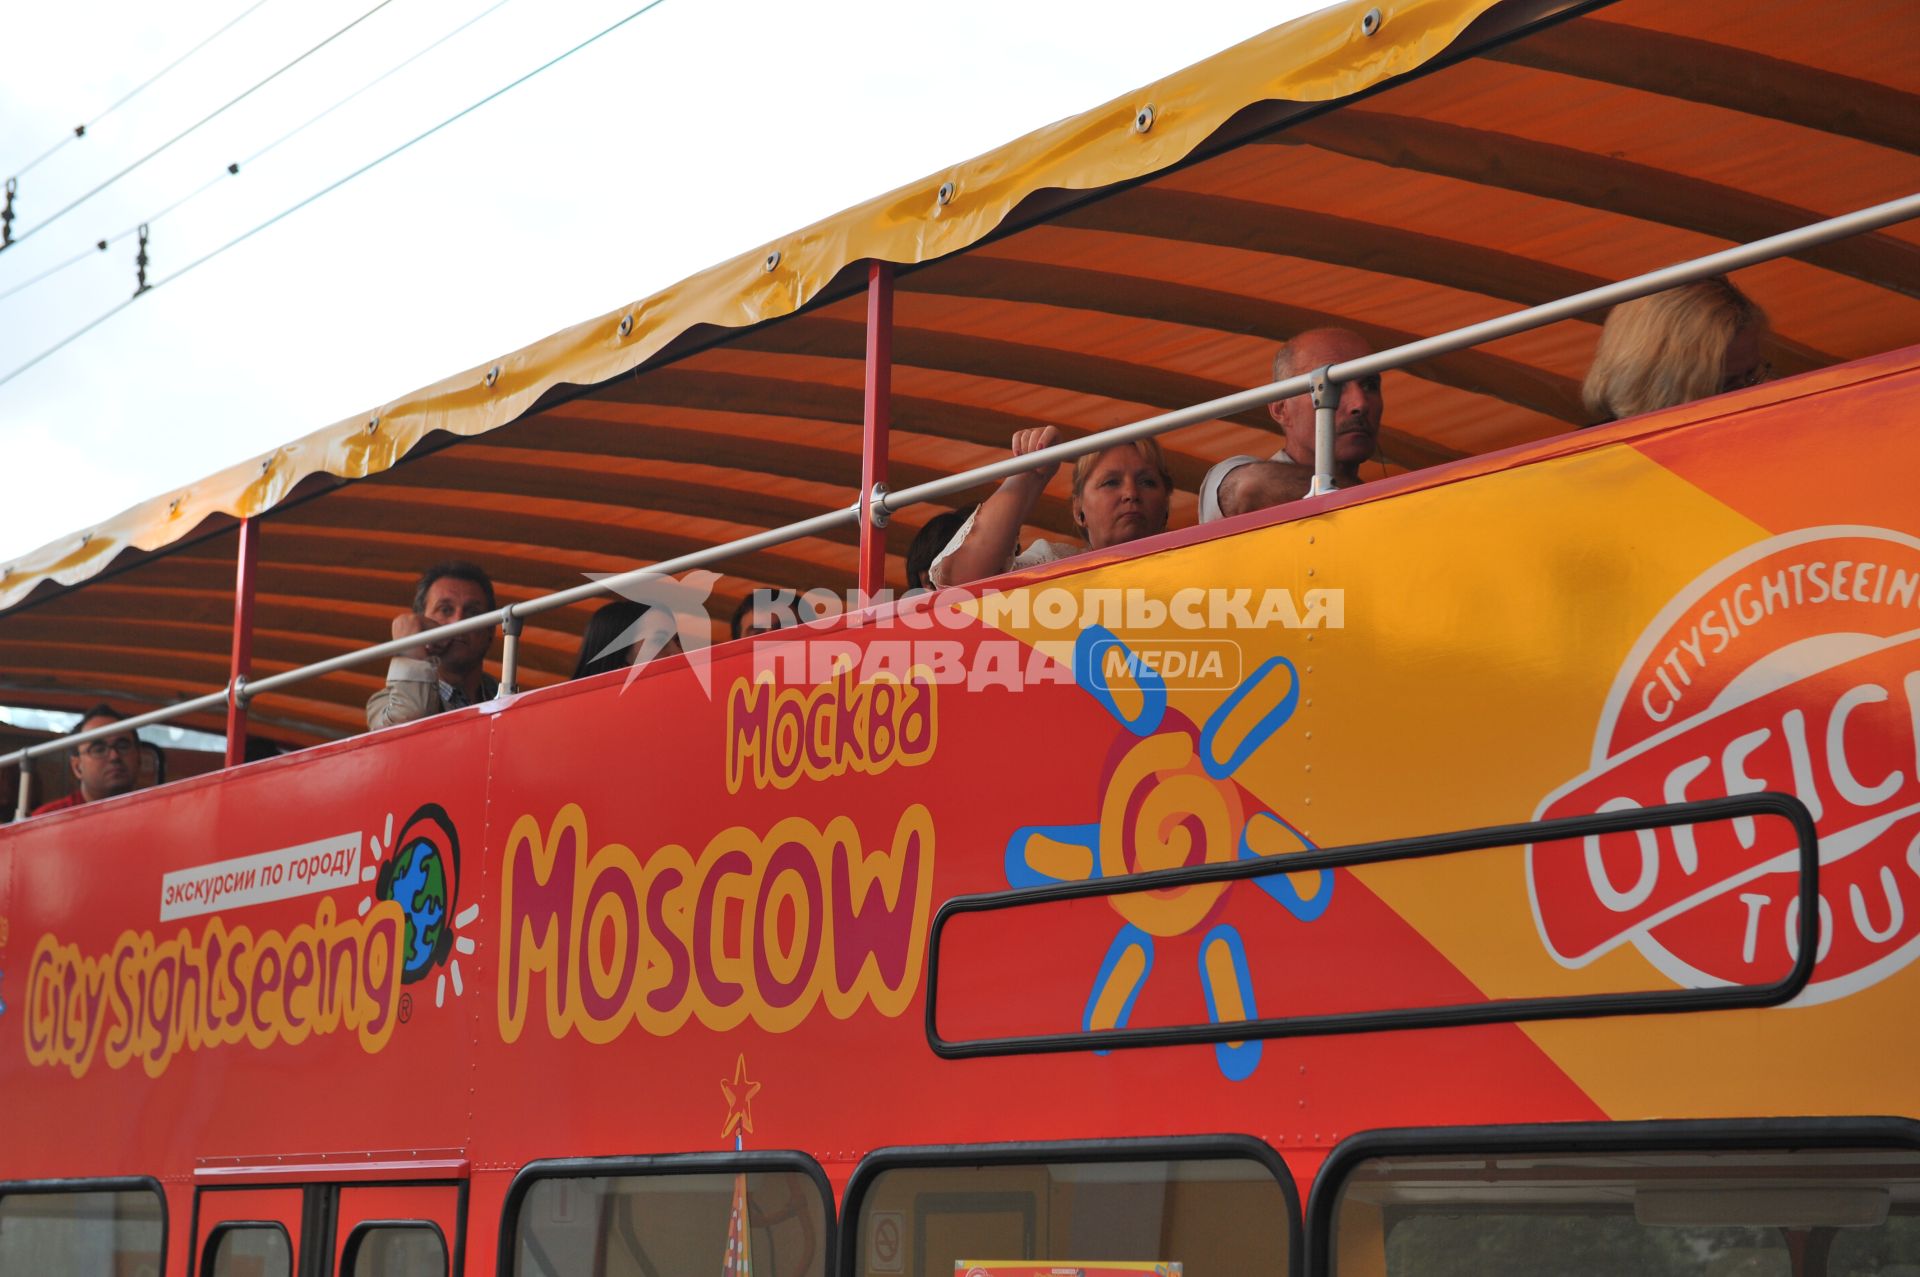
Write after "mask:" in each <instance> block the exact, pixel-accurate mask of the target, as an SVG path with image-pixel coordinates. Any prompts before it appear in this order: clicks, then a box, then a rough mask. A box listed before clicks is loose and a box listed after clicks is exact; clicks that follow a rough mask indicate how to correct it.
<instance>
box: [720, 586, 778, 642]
mask: <svg viewBox="0 0 1920 1277" xmlns="http://www.w3.org/2000/svg"><path fill="white" fill-rule="evenodd" d="M763 593H765V591H762V590H753V591H750V592H749V593H748V594H747V597H746V598H744V599H741V600H740V604H739V606H738V607H736V608H734V609H733V620H732V621H731V622H729V624H730V626H731V628H732V630H733V637H735V638H748V637H750V636H752V635H755V634H771V633H773V632H774V631H775V630H777V629H779V628H780V627H781V626H782V624H783V623H784V621H785V618H784V617H782V616H781V614H780V612H779V610H778V609H776V608H773V607H766V608H762V609H760V610H759V611H757V612H756V611H755V610H754V606H753V605H754V604H755V603H756V602H758V601H759V600H760V597H761V595H762V594H763Z"/></svg>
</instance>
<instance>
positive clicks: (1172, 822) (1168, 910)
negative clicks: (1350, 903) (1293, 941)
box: [1006, 625, 1333, 1082]
mask: <svg viewBox="0 0 1920 1277" xmlns="http://www.w3.org/2000/svg"><path fill="white" fill-rule="evenodd" d="M1116 646H1117V647H1119V648H1121V649H1122V650H1123V651H1124V650H1125V647H1126V645H1125V644H1124V643H1123V642H1122V641H1121V640H1120V639H1119V638H1117V637H1116V636H1115V635H1114V634H1113V633H1112V631H1110V630H1108V629H1106V628H1105V627H1103V626H1098V625H1095V626H1089V627H1087V629H1086V630H1084V631H1083V632H1082V633H1081V634H1080V636H1079V639H1078V640H1077V641H1076V643H1075V645H1074V676H1075V679H1076V681H1078V682H1079V684H1080V686H1081V687H1082V689H1083V690H1085V691H1086V692H1087V693H1088V695H1090V696H1092V697H1093V699H1094V700H1095V701H1096V702H1098V703H1099V704H1100V706H1101V707H1102V708H1103V709H1105V710H1106V711H1107V713H1108V714H1109V715H1110V716H1111V717H1112V718H1113V719H1114V721H1115V722H1116V723H1117V724H1119V726H1120V727H1121V728H1122V729H1123V730H1124V731H1125V732H1127V733H1129V734H1131V735H1132V736H1134V737H1136V738H1138V742H1139V743H1138V744H1136V745H1135V746H1133V747H1132V748H1131V749H1129V750H1126V751H1116V752H1115V754H1114V756H1113V757H1112V758H1110V759H1109V761H1108V764H1107V767H1106V771H1105V773H1104V774H1103V776H1102V777H1101V791H1102V795H1103V797H1102V800H1101V803H1100V809H1101V811H1102V812H1103V815H1104V821H1101V820H1097V821H1093V822H1091V823H1088V822H1079V823H1072V824H1049V825H1027V826H1023V827H1021V828H1019V829H1016V830H1014V831H1013V833H1012V834H1011V835H1010V836H1009V837H1008V839H1007V849H1006V874H1007V883H1008V885H1009V886H1013V887H1038V886H1044V885H1046V884H1049V883H1058V882H1088V881H1092V880H1094V879H1098V878H1101V877H1103V876H1106V870H1105V869H1103V865H1104V866H1117V867H1121V872H1132V871H1134V870H1136V869H1139V868H1141V867H1142V866H1141V864H1140V863H1139V862H1140V858H1141V856H1142V854H1144V852H1147V851H1150V852H1152V853H1154V854H1156V855H1157V856H1159V857H1160V858H1161V859H1162V860H1163V861H1165V860H1167V859H1169V858H1171V860H1172V863H1190V862H1192V857H1193V850H1194V848H1193V844H1194V840H1195V834H1196V831H1202V832H1203V833H1204V831H1208V830H1216V831H1220V832H1223V833H1224V832H1226V831H1227V830H1232V826H1233V819H1232V818H1236V817H1238V815H1239V813H1240V812H1241V811H1242V810H1243V809H1244V807H1245V806H1246V803H1247V801H1248V800H1247V799H1246V796H1245V795H1244V794H1242V793H1241V791H1240V790H1239V788H1238V786H1237V785H1236V784H1235V782H1234V781H1233V779H1232V776H1233V773H1234V772H1236V771H1238V770H1239V769H1240V767H1241V766H1242V765H1244V764H1245V763H1246V762H1247V760H1248V759H1249V758H1251V757H1252V756H1253V754H1254V753H1255V752H1256V751H1257V750H1258V749H1259V748H1260V746H1261V745H1263V744H1265V743H1266V742H1267V740H1268V739H1270V738H1271V737H1272V736H1273V734H1274V733H1275V732H1277V731H1278V730H1279V729H1280V728H1281V727H1282V726H1284V725H1285V723H1286V722H1287V720H1288V719H1290V718H1291V717H1292V716H1293V712H1294V710H1295V708H1296V707H1297V706H1298V704H1299V699H1300V676H1299V673H1298V671H1296V670H1295V668H1294V666H1293V664H1292V662H1290V661H1288V660H1286V659H1285V658H1284V657H1274V658H1272V659H1270V660H1268V661H1266V662H1265V663H1263V664H1262V665H1261V666H1260V667H1259V668H1258V669H1256V670H1255V671H1254V672H1253V674H1252V675H1251V676H1250V677H1249V678H1247V679H1246V680H1245V681H1244V682H1242V683H1241V685H1240V686H1238V687H1236V688H1234V689H1233V691H1232V692H1231V693H1230V694H1229V695H1228V696H1227V698H1226V699H1225V700H1224V701H1222V702H1221V704H1220V705H1219V706H1218V707H1216V708H1215V709H1214V711H1213V712H1212V713H1211V714H1210V715H1208V717H1207V721H1206V724H1205V725H1204V726H1203V727H1201V728H1200V729H1198V730H1197V731H1196V730H1195V729H1194V727H1193V724H1192V722H1191V721H1190V720H1188V719H1186V718H1184V717H1183V716H1181V715H1179V714H1178V713H1175V714H1174V715H1172V721H1171V722H1170V721H1169V715H1168V706H1167V687H1166V683H1165V681H1164V680H1162V679H1161V678H1160V677H1159V676H1158V675H1157V674H1154V673H1153V672H1152V671H1151V670H1149V669H1143V668H1140V667H1139V666H1138V665H1137V664H1136V665H1133V666H1130V668H1134V669H1137V670H1138V671H1139V674H1140V676H1139V677H1137V678H1136V679H1135V685H1134V687H1133V688H1131V689H1124V690H1125V691H1126V693H1127V699H1128V700H1129V701H1136V700H1137V702H1138V709H1137V710H1135V711H1134V712H1133V713H1128V712H1126V711H1125V710H1123V709H1122V708H1121V703H1120V702H1121V696H1120V694H1119V693H1118V692H1117V691H1116V689H1115V688H1114V687H1112V686H1110V685H1109V683H1108V681H1107V679H1106V678H1105V677H1104V674H1103V672H1102V667H1101V664H1100V661H1099V659H1098V657H1099V655H1100V653H1102V652H1104V651H1106V650H1108V649H1111V648H1114V647H1116ZM1283 670H1284V671H1285V674H1286V678H1287V687H1286V690H1285V691H1284V692H1283V693H1281V694H1280V695H1278V696H1277V697H1276V698H1275V699H1274V703H1273V704H1272V705H1271V706H1270V707H1269V708H1268V709H1266V710H1265V711H1264V712H1262V713H1261V714H1260V715H1259V717H1258V718H1257V719H1256V720H1255V721H1254V722H1253V723H1252V725H1251V726H1249V727H1248V728H1247V729H1246V731H1245V734H1244V735H1243V736H1241V738H1240V740H1239V742H1238V744H1236V745H1233V746H1232V747H1231V748H1230V749H1229V750H1228V752H1227V754H1226V756H1225V757H1224V758H1222V757H1221V755H1220V752H1219V745H1220V738H1221V736H1222V735H1223V733H1224V731H1225V729H1226V725H1227V721H1228V719H1229V718H1230V717H1231V716H1232V715H1233V714H1234V711H1235V710H1236V709H1238V708H1239V706H1240V705H1241V704H1242V702H1244V701H1246V700H1247V699H1248V697H1249V695H1250V694H1252V693H1253V692H1254V691H1255V690H1256V689H1257V688H1259V687H1260V686H1261V685H1262V684H1264V683H1266V682H1267V680H1269V679H1270V678H1274V677H1276V676H1278V674H1279V673H1280V672H1281V671H1283ZM1163 729H1164V730H1163ZM1164 736H1176V737H1179V736H1183V737H1185V738H1186V741H1187V742H1190V746H1186V747H1183V748H1181V749H1175V750H1156V752H1155V756H1156V757H1159V756H1160V755H1162V754H1164V755H1165V756H1167V757H1170V758H1173V759H1175V760H1176V761H1179V762H1182V763H1183V765H1182V766H1180V767H1179V768H1178V769H1177V770H1173V771H1168V770H1151V769H1150V770H1148V771H1147V773H1146V774H1147V777H1148V779H1147V783H1148V784H1149V785H1150V786H1151V787H1152V789H1149V790H1148V791H1147V793H1146V795H1145V798H1146V799H1147V801H1145V802H1142V803H1139V804H1136V803H1135V802H1134V799H1135V797H1136V795H1135V794H1134V793H1124V794H1115V793H1114V792H1112V789H1113V784H1114V782H1115V781H1116V779H1123V778H1126V777H1129V776H1132V777H1133V778H1134V779H1136V780H1137V779H1138V775H1139V773H1140V771H1141V768H1140V767H1138V766H1135V765H1132V764H1137V763H1138V761H1139V759H1138V758H1136V755H1137V754H1138V752H1139V751H1140V750H1141V748H1142V747H1143V746H1147V745H1148V743H1149V741H1157V740H1159V738H1161V737H1164ZM1121 739H1122V740H1123V741H1124V740H1125V739H1126V738H1125V737H1124V736H1123V737H1121ZM1161 743H1162V744H1164V743H1165V742H1161ZM1202 775H1204V777H1205V778H1206V782H1205V783H1202V784H1200V785H1199V786H1198V787H1196V785H1195V782H1196V781H1198V780H1199V777H1200V776H1202ZM1175 777H1179V778H1181V779H1180V780H1178V781H1177V782H1175V781H1174V779H1173V778H1175ZM1123 783H1124V779H1123ZM1169 784H1177V786H1178V792H1180V793H1181V794H1182V795H1194V796H1196V797H1197V801H1201V802H1204V803H1205V804H1206V805H1207V808H1208V809H1207V810H1206V811H1204V812H1202V811H1200V810H1197V809H1196V807H1195V806H1194V804H1193V803H1188V804H1187V805H1185V806H1181V805H1174V806H1173V807H1172V808H1171V810H1172V815H1171V816H1170V817H1166V818H1164V819H1163V820H1162V822H1161V825H1160V826H1156V827H1154V828H1151V829H1144V830H1141V829H1135V828H1133V827H1132V825H1131V823H1129V819H1131V818H1134V817H1133V814H1134V813H1138V812H1141V811H1159V812H1162V813H1163V815H1164V813H1165V812H1166V811H1168V810H1169V808H1168V804H1165V803H1156V802H1153V801H1151V800H1152V798H1153V792H1152V790H1153V789H1161V790H1162V796H1163V797H1164V796H1165V795H1166V794H1167V793H1170V792H1173V791H1172V790H1166V789H1163V788H1162V787H1163V786H1167V785H1169ZM1116 799H1117V800H1118V801H1117V802H1116V801H1115V800H1116ZM1116 811H1118V812H1122V813H1127V814H1129V819H1115V817H1114V815H1113V813H1114V812H1116ZM1108 840H1112V841H1111V844H1109V843H1108ZM1310 850H1313V843H1312V842H1311V841H1309V840H1308V838H1307V837H1306V835H1304V834H1302V833H1301V832H1300V831H1299V830H1298V829H1296V828H1295V827H1294V826H1293V825H1292V824H1290V823H1288V822H1287V821H1286V820H1284V819H1282V818H1281V817H1280V816H1278V815H1275V814H1274V813H1272V812H1269V811H1265V810H1257V811H1254V812H1253V813H1252V814H1251V815H1250V816H1247V817H1246V818H1245V819H1244V820H1241V821H1240V827H1239V828H1238V829H1237V830H1233V836H1232V838H1231V839H1230V840H1228V841H1226V842H1222V841H1221V840H1219V839H1212V838H1206V837H1204V836H1203V837H1202V838H1201V840H1200V846H1199V851H1200V853H1201V854H1200V862H1202V863H1204V862H1217V861H1221V860H1225V859H1227V858H1228V857H1230V856H1231V857H1235V858H1238V859H1242V860H1245V859H1251V858H1254V857H1264V856H1274V855H1285V854H1287V853H1289V852H1295V853H1297V852H1300V851H1310ZM1103 852H1104V853H1106V854H1104V855H1103ZM1147 867H1157V866H1152V865H1149V866H1147ZM1159 867H1163V866H1159ZM1255 883H1256V885H1258V886H1259V888H1260V889H1261V890H1262V891H1263V892H1265V893H1266V894H1267V895H1268V896H1269V897H1271V898H1272V899H1273V900H1275V901H1276V902H1278V903H1279V904H1280V906H1281V907H1282V908H1283V909H1285V910H1286V911H1287V913H1289V914H1290V915H1292V916H1293V917H1294V918H1295V919H1297V920H1298V921H1300V922H1312V921H1314V920H1315V919H1317V918H1319V917H1320V916H1321V915H1322V914H1324V913H1325V912H1326V910H1327V907H1328V905H1329V904H1331V903H1332V900H1333V875H1332V873H1331V872H1330V871H1327V870H1318V871H1314V872H1310V873H1304V874H1275V875H1272V876H1269V877H1265V878H1259V879H1255ZM1228 890H1229V887H1228V885H1227V884H1224V883H1212V884H1204V885H1200V886H1194V887H1185V888H1179V889H1176V890H1173V891H1169V892H1166V893H1160V892H1155V893H1150V894H1135V895H1131V896H1126V897H1115V898H1114V899H1113V900H1112V901H1110V902H1109V903H1111V904H1112V905H1113V907H1114V909H1115V912H1117V913H1119V914H1120V915H1121V918H1122V924H1121V927H1120V929H1119V931H1118V932H1117V933H1115V935H1114V938H1113V941H1112V943H1110V944H1109V945H1108V947H1107V952H1106V956H1105V957H1104V958H1103V959H1102V960H1101V963H1100V967H1099V970H1098V971H1097V972H1096V973H1095V974H1094V978H1093V986H1092V988H1091V990H1090V991H1089V992H1088V995H1087V1003H1086V1008H1085V1011H1084V1012H1083V1014H1082V1017H1081V1028H1082V1029H1083V1030H1084V1031H1087V1032H1096V1031H1099V1030H1104V1029H1117V1028H1124V1027H1126V1025H1127V1024H1128V1022H1129V1021H1130V1020H1131V1018H1132V1016H1133V1009H1134V1004H1135V1003H1136V1002H1137V1001H1138V1000H1139V997H1140V994H1141V993H1142V992H1143V991H1144V990H1145V989H1146V987H1147V982H1148V980H1149V978H1150V977H1151V976H1152V974H1153V966H1154V957H1155V937H1156V936H1158V937H1159V938H1160V939H1161V940H1166V939H1171V938H1173V937H1176V936H1184V935H1187V934H1190V933H1192V932H1194V931H1197V930H1199V928H1200V927H1202V926H1205V925H1206V924H1207V923H1208V922H1210V921H1211V920H1212V919H1213V918H1214V916H1215V915H1216V914H1217V913H1218V911H1219V909H1220V908H1221V907H1222V904H1223V902H1224V899H1225V896H1226V893H1227V891H1228ZM1196 963H1197V966H1198V969H1199V976H1200V988H1201V992H1202V993H1203V994H1204V995H1205V998H1206V1005H1207V1015H1208V1017H1209V1019H1210V1020H1211V1021H1212V1022H1213V1023H1215V1024H1231V1023H1235V1022H1238V1021H1242V1020H1250V1019H1255V1018H1257V1017H1258V1015H1259V1010H1258V1006H1257V1002H1256V999H1255V995H1254V984H1253V972H1252V967H1251V965H1250V963H1249V961H1248V958H1247V947H1246V943H1245V941H1244V940H1243V939H1242V938H1241V936H1240V933H1239V931H1238V930H1237V929H1235V928H1234V927H1233V925H1232V924H1230V923H1226V922H1215V923H1214V924H1213V925H1212V926H1211V927H1210V928H1209V929H1208V930H1207V931H1206V932H1205V934H1204V935H1203V936H1202V938H1201V940H1200V943H1199V948H1198V952H1197V957H1196ZM1260 1050H1261V1044H1260V1043H1259V1042H1257V1041H1249V1042H1222V1043H1218V1044H1216V1045H1215V1047H1214V1059H1215V1061H1216V1063H1217V1064H1218V1065H1219V1068H1220V1072H1221V1074H1222V1075H1223V1076H1225V1077H1226V1078H1228V1079H1229V1080H1230V1081H1235V1082H1238V1081H1242V1080H1244V1079H1246V1078H1248V1077H1251V1076H1252V1075H1253V1072H1254V1070H1255V1069H1256V1068H1258V1067H1259V1063H1260ZM1101 1054H1104V1052H1102V1053H1101Z"/></svg>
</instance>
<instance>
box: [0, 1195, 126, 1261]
mask: <svg viewBox="0 0 1920 1277" xmlns="http://www.w3.org/2000/svg"><path fill="white" fill-rule="evenodd" d="M162 1218H163V1207H162V1205H161V1201H160V1195H159V1194H158V1193H154V1192H150V1191H147V1190H144V1189H135V1190H131V1191H126V1192H102V1193H8V1194H7V1195H6V1196H4V1197H0V1277H15V1275H16V1274H18V1275H19V1277H28V1275H29V1274H32V1275H34V1277H38V1274H41V1273H63V1274H72V1275H73V1277H157V1275H158V1273H159V1272H160V1259H161V1256H160V1241H161V1231H162V1230H161V1220H162Z"/></svg>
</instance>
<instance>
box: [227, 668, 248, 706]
mask: <svg viewBox="0 0 1920 1277" xmlns="http://www.w3.org/2000/svg"><path fill="white" fill-rule="evenodd" d="M252 699H253V693H252V692H249V691H248V690H247V676H246V675H245V674H235V675H234V676H233V682H231V683H229V684H227V703H228V704H229V705H237V706H239V707H240V708H241V709H245V708H246V707H247V702H248V701H250V700H252Z"/></svg>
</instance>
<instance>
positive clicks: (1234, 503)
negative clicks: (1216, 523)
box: [1200, 328, 1383, 523]
mask: <svg viewBox="0 0 1920 1277" xmlns="http://www.w3.org/2000/svg"><path fill="white" fill-rule="evenodd" d="M1372 353H1373V348H1372V347H1371V346H1369V345H1368V344H1367V340H1366V338H1364V337H1362V336H1361V335H1360V334H1359V333H1356V332H1352V331H1350V330H1348V329H1345V328H1310V329H1308V330H1307V331H1306V332H1303V333H1301V334H1299V335H1298V336H1296V337H1295V338H1294V339H1293V340H1292V341H1289V342H1287V343H1285V344H1284V345H1282V346H1281V347H1280V349H1279V350H1278V351H1276V352H1275V353H1274V356H1273V379H1274V380H1275V381H1284V380H1286V379H1287V378H1288V377H1297V376H1299V375H1300V374H1302V373H1307V372H1312V371H1313V370H1314V369H1315V368H1324V367H1326V366H1327V365H1328V364H1340V363H1346V362H1348V361H1349V360H1354V359H1359V358H1360V357H1362V356H1363V355H1370V354H1372ZM1382 406H1383V400H1382V399H1381V396H1380V378H1379V376H1378V375H1375V376H1372V377H1362V378H1359V379H1358V380H1355V381H1347V382H1342V383H1341V384H1340V403H1339V406H1338V407H1336V408H1335V409H1334V415H1333V481H1334V484H1335V486H1336V487H1342V488H1344V487H1348V486H1350V485H1352V484H1355V483H1358V482H1360V463H1361V462H1363V461H1365V460H1367V459H1368V458H1369V457H1371V456H1373V454H1374V450H1375V448H1376V447H1378V445H1379V440H1380V412H1381V408H1382ZM1267 412H1268V413H1269V414H1271V415H1272V417H1273V419H1274V421H1275V422H1277V423H1278V424H1279V426H1280V434H1281V438H1282V440H1283V443H1282V446H1281V448H1280V451H1278V452H1276V453H1274V454H1273V460H1275V461H1284V462H1292V463H1293V464H1295V465H1302V466H1305V467H1307V468H1308V469H1309V470H1311V469H1312V468H1313V461H1314V458H1313V415H1314V412H1313V397H1312V396H1311V395H1295V396H1293V397H1292V398H1291V399H1282V400H1281V401H1280V402H1278V403H1274V404H1269V405H1267ZM1259 460H1260V458H1258V457H1250V456H1240V457H1228V458H1227V459H1226V460H1225V461H1222V462H1220V463H1219V464H1218V465H1216V466H1214V467H1213V469H1211V470H1209V471H1207V477H1206V479H1205V481H1204V482H1202V483H1201V485H1200V522H1202V523H1210V522H1212V521H1213V520H1215V519H1219V518H1224V517H1226V515H1227V513H1229V512H1233V513H1238V512H1240V511H1242V510H1246V509H1252V508H1254V507H1253V506H1251V505H1249V504H1247V503H1246V502H1244V501H1242V500H1239V498H1240V497H1241V495H1242V494H1240V493H1238V492H1236V491H1235V488H1236V487H1237V486H1238V485H1239V482H1244V481H1245V480H1247V479H1248V477H1249V476H1247V475H1239V476H1237V479H1236V473H1235V472H1236V471H1238V470H1240V468H1241V467H1243V466H1246V465H1248V464H1249V463H1253V462H1258V461H1259ZM1223 489H1225V491H1224V492H1223V491H1222V490H1223Z"/></svg>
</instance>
